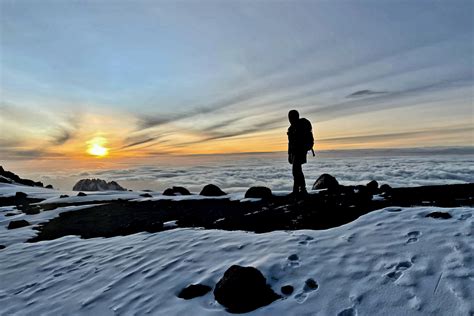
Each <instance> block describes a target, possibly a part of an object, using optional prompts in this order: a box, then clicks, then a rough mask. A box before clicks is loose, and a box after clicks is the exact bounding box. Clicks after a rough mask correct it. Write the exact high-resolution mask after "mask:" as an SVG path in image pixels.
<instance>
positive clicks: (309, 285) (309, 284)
mask: <svg viewBox="0 0 474 316" xmlns="http://www.w3.org/2000/svg"><path fill="white" fill-rule="evenodd" d="M318 287H319V285H318V283H317V282H316V281H315V280H314V279H311V278H310V279H307V280H306V282H305V283H304V287H303V290H302V291H301V292H300V293H298V294H296V295H295V300H296V301H297V302H298V303H303V302H304V301H306V298H308V295H309V294H310V293H311V292H313V291H315V290H316V289H317V288H318Z"/></svg>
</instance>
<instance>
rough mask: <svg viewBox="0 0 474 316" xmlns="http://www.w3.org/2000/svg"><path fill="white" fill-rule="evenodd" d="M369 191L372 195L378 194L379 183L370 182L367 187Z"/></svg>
mask: <svg viewBox="0 0 474 316" xmlns="http://www.w3.org/2000/svg"><path fill="white" fill-rule="evenodd" d="M365 186H366V188H367V190H368V191H369V193H370V194H372V195H374V194H377V190H378V189H379V183H378V182H377V181H375V180H372V181H370V182H369V183H367V184H366V185H365Z"/></svg>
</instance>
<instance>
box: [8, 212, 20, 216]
mask: <svg viewBox="0 0 474 316" xmlns="http://www.w3.org/2000/svg"><path fill="white" fill-rule="evenodd" d="M15 215H18V213H12V212H9V213H6V214H5V217H9V216H15Z"/></svg>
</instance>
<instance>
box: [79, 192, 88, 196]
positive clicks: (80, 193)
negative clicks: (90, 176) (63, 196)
mask: <svg viewBox="0 0 474 316" xmlns="http://www.w3.org/2000/svg"><path fill="white" fill-rule="evenodd" d="M77 196H87V194H85V193H84V192H79V193H77Z"/></svg>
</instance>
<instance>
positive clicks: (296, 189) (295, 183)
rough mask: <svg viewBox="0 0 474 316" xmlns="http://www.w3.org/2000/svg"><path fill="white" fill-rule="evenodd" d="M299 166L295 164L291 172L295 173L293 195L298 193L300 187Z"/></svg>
mask: <svg viewBox="0 0 474 316" xmlns="http://www.w3.org/2000/svg"><path fill="white" fill-rule="evenodd" d="M297 166H298V164H296V163H294V162H293V165H292V168H291V171H292V173H293V193H295V194H296V193H298V191H299V187H298V167H297Z"/></svg>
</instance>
